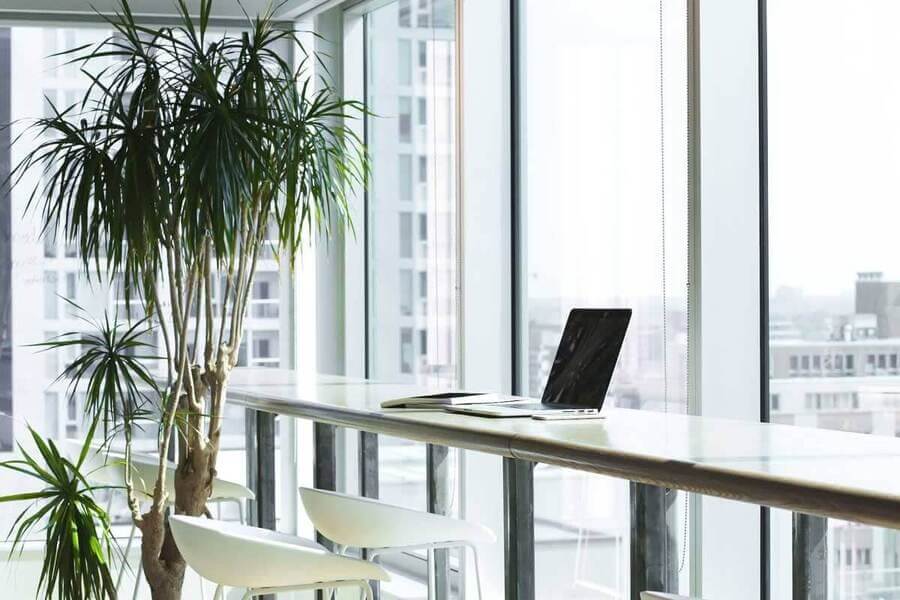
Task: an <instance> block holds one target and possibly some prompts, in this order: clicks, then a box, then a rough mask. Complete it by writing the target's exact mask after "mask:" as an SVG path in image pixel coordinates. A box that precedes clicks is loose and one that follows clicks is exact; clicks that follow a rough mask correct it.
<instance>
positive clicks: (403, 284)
mask: <svg viewBox="0 0 900 600" xmlns="http://www.w3.org/2000/svg"><path fill="white" fill-rule="evenodd" d="M399 292H400V314H401V315H403V316H405V317H408V316H410V315H412V314H413V306H412V305H413V276H412V271H411V270H410V269H400V291H399Z"/></svg>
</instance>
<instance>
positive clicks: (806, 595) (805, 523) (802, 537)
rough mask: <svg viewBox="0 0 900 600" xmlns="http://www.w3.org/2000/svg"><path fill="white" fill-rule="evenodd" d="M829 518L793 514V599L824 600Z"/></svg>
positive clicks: (826, 591) (826, 577)
mask: <svg viewBox="0 0 900 600" xmlns="http://www.w3.org/2000/svg"><path fill="white" fill-rule="evenodd" d="M827 541H828V519H826V518H824V517H814V516H812V515H806V514H802V513H794V519H793V535H792V542H793V557H794V558H793V562H794V571H793V572H794V579H793V585H792V588H793V594H792V597H793V599H794V600H824V599H825V598H827V594H828V547H827V545H828V544H827Z"/></svg>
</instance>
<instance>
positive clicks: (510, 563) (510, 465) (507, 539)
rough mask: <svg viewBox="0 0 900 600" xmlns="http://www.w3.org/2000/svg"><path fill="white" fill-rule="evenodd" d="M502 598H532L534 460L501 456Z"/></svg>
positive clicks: (528, 599)
mask: <svg viewBox="0 0 900 600" xmlns="http://www.w3.org/2000/svg"><path fill="white" fill-rule="evenodd" d="M503 520H504V525H505V526H504V533H503V545H504V551H505V553H506V574H505V575H506V586H505V587H506V600H534V463H532V462H528V461H524V460H517V459H514V458H504V459H503Z"/></svg>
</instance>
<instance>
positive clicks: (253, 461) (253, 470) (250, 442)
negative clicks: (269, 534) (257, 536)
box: [244, 408, 259, 526]
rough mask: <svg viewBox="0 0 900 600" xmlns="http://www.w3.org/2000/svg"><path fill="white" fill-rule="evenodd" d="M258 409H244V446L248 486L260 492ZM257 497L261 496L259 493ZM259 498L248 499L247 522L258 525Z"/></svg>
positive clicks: (255, 492) (254, 491)
mask: <svg viewBox="0 0 900 600" xmlns="http://www.w3.org/2000/svg"><path fill="white" fill-rule="evenodd" d="M256 446H257V442H256V411H255V410H253V409H252V408H248V409H246V410H245V411H244V448H245V449H246V452H247V457H246V460H247V487H248V488H250V489H251V490H253V493H254V494H258V492H257V489H258V488H259V484H258V483H257V479H258V477H257V465H258V464H259V462H258V459H257V452H256ZM257 498H259V496H258V495H257ZM256 504H257V499H253V500H248V501H247V524H248V525H254V526H258V525H259V524H258V523H257V521H256V512H257V509H256Z"/></svg>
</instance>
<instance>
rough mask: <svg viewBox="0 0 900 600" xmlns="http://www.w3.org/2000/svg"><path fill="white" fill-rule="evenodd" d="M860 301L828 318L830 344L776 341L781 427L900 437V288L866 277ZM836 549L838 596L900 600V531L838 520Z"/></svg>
mask: <svg viewBox="0 0 900 600" xmlns="http://www.w3.org/2000/svg"><path fill="white" fill-rule="evenodd" d="M854 302H855V304H854V313H852V314H848V315H837V316H831V317H829V318H828V319H827V320H828V321H829V323H830V326H831V331H830V334H829V335H828V336H827V337H828V338H829V339H824V340H806V339H799V337H800V336H796V337H793V339H791V338H790V337H788V336H778V337H773V339H772V340H771V341H770V357H769V358H770V364H769V372H770V381H769V394H770V407H771V416H772V421H773V422H776V423H784V424H788V425H799V426H804V427H819V428H824V429H835V430H840V431H852V432H856V433H861V434H873V435H888V436H900V310H898V309H900V304H898V302H900V282H893V281H885V280H884V279H883V277H882V275H881V274H880V273H860V274H859V278H858V280H857V281H856V286H855V300H854ZM789 329H790V328H788V327H786V326H784V325H783V324H782V325H779V328H778V330H779V331H781V332H784V331H788V330H789ZM795 330H797V331H799V329H796V328H795ZM828 543H829V552H830V553H831V556H832V562H831V567H830V568H829V589H830V590H831V591H833V593H834V595H833V596H832V597H835V598H855V597H860V596H859V595H858V592H859V591H861V590H873V589H877V590H880V594H881V595H879V596H877V597H878V598H900V536H898V535H897V533H896V532H893V531H889V530H885V529H879V528H873V527H868V526H865V525H859V524H855V523H850V522H845V521H835V520H830V521H829V542H828ZM866 597H876V596H866Z"/></svg>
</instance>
